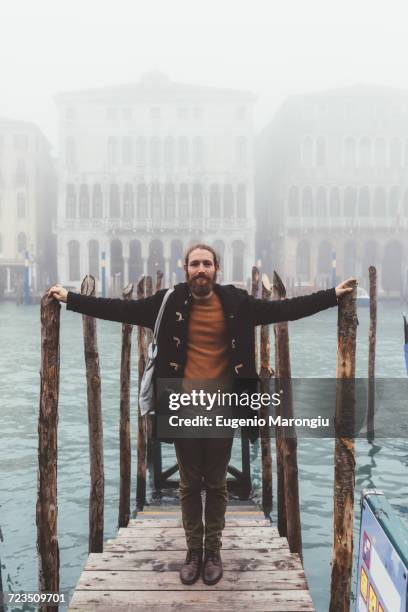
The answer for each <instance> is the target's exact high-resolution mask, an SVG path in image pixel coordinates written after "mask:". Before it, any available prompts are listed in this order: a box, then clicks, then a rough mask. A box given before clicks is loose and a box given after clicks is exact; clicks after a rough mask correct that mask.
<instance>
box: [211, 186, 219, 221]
mask: <svg viewBox="0 0 408 612" xmlns="http://www.w3.org/2000/svg"><path fill="white" fill-rule="evenodd" d="M210 217H211V218H212V219H219V218H220V217H221V196H220V188H219V186H218V185H216V184H213V185H211V188H210Z"/></svg>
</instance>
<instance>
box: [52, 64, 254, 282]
mask: <svg viewBox="0 0 408 612" xmlns="http://www.w3.org/2000/svg"><path fill="white" fill-rule="evenodd" d="M253 104H254V98H253V96H252V95H251V94H249V93H248V92H239V91H238V92H237V91H229V90H219V89H213V88H210V87H208V88H207V87H195V86H191V85H183V84H178V83H173V82H172V81H170V80H169V79H168V78H167V77H166V76H164V75H161V74H159V73H151V74H147V75H145V76H144V77H142V79H141V80H140V82H138V83H136V84H132V85H124V86H118V87H108V88H104V89H98V90H90V91H80V92H74V93H63V94H60V95H58V96H57V105H58V110H59V143H60V156H59V157H60V167H59V195H58V203H59V205H58V225H57V240H58V272H59V280H60V282H62V283H63V284H64V285H67V286H71V287H75V288H76V289H78V288H79V286H80V282H81V279H82V278H83V276H84V275H85V274H86V273H90V274H92V275H94V276H95V277H96V278H97V279H100V277H101V259H102V255H103V254H104V256H105V258H106V276H107V281H108V286H109V290H110V293H111V294H112V293H116V294H117V293H118V292H119V290H121V288H122V287H123V286H124V285H126V284H127V283H128V282H129V281H132V282H137V280H138V279H139V278H140V276H141V275H142V274H150V275H152V276H153V277H154V276H155V273H156V271H157V270H161V271H162V272H163V273H164V275H165V283H166V284H169V283H171V282H175V281H179V280H182V279H183V277H184V275H183V272H182V268H181V260H182V257H183V252H184V251H185V250H186V248H187V247H188V246H189V245H191V244H193V243H197V242H206V243H209V244H211V245H213V246H214V247H215V248H216V250H217V252H218V253H219V255H220V258H221V275H220V276H221V282H237V283H246V281H247V278H248V276H250V272H251V266H252V264H253V262H254V257H255V251H254V244H255V220H254V193H253V190H254V187H253V172H254V160H253V153H252V150H253V128H252V110H253ZM99 288H100V285H99Z"/></svg>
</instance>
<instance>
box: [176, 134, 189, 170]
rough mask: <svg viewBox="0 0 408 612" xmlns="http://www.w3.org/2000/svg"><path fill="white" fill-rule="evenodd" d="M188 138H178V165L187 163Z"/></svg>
mask: <svg viewBox="0 0 408 612" xmlns="http://www.w3.org/2000/svg"><path fill="white" fill-rule="evenodd" d="M188 157H189V155H188V140H187V138H185V137H182V138H180V139H179V143H178V161H179V165H180V166H187V165H188Z"/></svg>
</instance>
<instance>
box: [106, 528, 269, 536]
mask: <svg viewBox="0 0 408 612" xmlns="http://www.w3.org/2000/svg"><path fill="white" fill-rule="evenodd" d="M252 534H253V535H254V536H255V537H257V538H260V537H264V538H265V539H267V538H278V537H279V533H278V530H277V529H276V527H271V526H270V527H257V528H256V529H254V528H252V527H227V528H226V529H224V531H223V537H224V538H235V537H243V536H252ZM183 536H184V529H183V527H150V528H149V529H147V530H146V529H144V528H143V527H142V526H140V527H133V528H131V529H127V528H126V527H123V528H121V529H119V531H118V536H117V537H118V538H161V537H163V538H172V537H183Z"/></svg>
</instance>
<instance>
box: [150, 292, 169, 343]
mask: <svg viewBox="0 0 408 612" xmlns="http://www.w3.org/2000/svg"><path fill="white" fill-rule="evenodd" d="M173 291H174V289H171V288H170V289H167V291H166V293H165V294H164V298H163V301H162V303H161V304H160V308H159V312H158V314H157V317H156V322H155V324H154V330H153V339H152V344H153V345H154V346H157V338H158V335H159V329H160V323H161V320H162V317H163V312H164V308H165V306H166V302H167V300H168V299H169V297H170V294H171V293H173Z"/></svg>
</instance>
